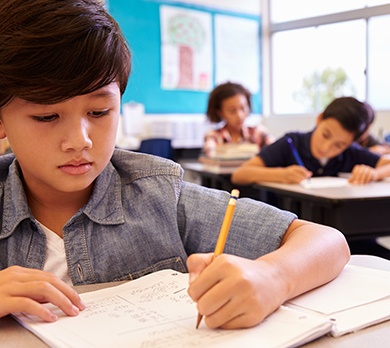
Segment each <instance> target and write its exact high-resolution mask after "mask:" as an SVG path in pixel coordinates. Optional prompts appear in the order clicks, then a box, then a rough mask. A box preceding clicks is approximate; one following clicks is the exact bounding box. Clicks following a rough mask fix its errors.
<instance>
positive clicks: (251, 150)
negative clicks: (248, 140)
mask: <svg viewBox="0 0 390 348" xmlns="http://www.w3.org/2000/svg"><path fill="white" fill-rule="evenodd" d="M258 153H259V147H258V146H257V145H256V144H224V145H219V146H217V148H216V150H215V154H213V156H211V157H208V156H204V155H201V156H200V157H199V159H198V160H199V162H201V163H203V164H208V165H216V166H221V167H237V166H239V165H241V164H242V163H243V162H245V161H247V160H248V159H250V158H252V157H253V156H255V155H257V154H258Z"/></svg>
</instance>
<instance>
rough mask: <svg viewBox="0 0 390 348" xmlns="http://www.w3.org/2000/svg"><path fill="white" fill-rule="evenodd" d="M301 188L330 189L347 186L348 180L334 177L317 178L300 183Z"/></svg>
mask: <svg viewBox="0 0 390 348" xmlns="http://www.w3.org/2000/svg"><path fill="white" fill-rule="evenodd" d="M300 184H301V186H303V187H304V188H308V189H319V188H331V187H343V186H347V185H349V184H348V178H339V177H336V176H318V177H315V178H310V179H306V180H303V181H301V183H300Z"/></svg>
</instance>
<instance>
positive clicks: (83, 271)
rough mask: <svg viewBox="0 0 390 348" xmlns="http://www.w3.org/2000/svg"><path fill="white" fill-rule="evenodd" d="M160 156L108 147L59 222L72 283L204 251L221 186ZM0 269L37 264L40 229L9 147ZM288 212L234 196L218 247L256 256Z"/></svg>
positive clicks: (279, 233) (209, 244) (217, 217)
mask: <svg viewBox="0 0 390 348" xmlns="http://www.w3.org/2000/svg"><path fill="white" fill-rule="evenodd" d="M182 174H183V170H182V168H181V167H180V166H179V165H178V164H177V163H175V162H173V161H170V160H166V159H163V158H160V157H155V156H150V155H145V154H140V153H133V152H130V151H124V150H115V152H114V154H113V157H112V159H111V162H110V163H109V164H108V165H107V167H106V168H105V169H104V171H103V172H102V173H101V174H100V175H99V177H98V178H97V179H96V181H95V185H94V190H93V193H92V195H91V197H90V199H89V201H88V203H87V204H86V205H85V206H84V207H82V208H81V209H80V210H79V211H78V212H77V213H76V214H75V215H74V216H73V217H71V218H70V219H69V221H68V222H67V223H66V224H65V225H64V227H63V240H64V245H65V252H66V260H67V264H68V270H69V275H70V277H71V280H72V282H73V284H74V285H82V284H91V283H101V282H110V281H118V280H131V279H135V278H138V277H141V276H143V275H145V274H148V273H151V272H154V271H158V270H161V269H167V268H171V269H174V270H177V271H181V272H186V271H187V268H186V260H187V256H188V255H190V254H192V253H195V252H212V251H213V249H214V246H215V244H216V241H217V238H218V234H219V229H220V226H221V224H222V220H223V217H224V214H225V210H226V206H227V203H228V201H229V198H230V195H229V193H228V192H224V191H218V190H214V189H208V188H205V187H202V186H199V185H196V184H192V183H188V182H184V181H183V180H182ZM0 214H1V216H0V227H1V230H0V269H4V268H7V267H9V266H11V265H19V266H23V267H29V268H37V269H43V265H44V262H45V255H46V237H45V234H44V232H43V231H42V229H41V228H40V226H39V224H38V222H37V220H36V219H35V218H34V216H33V215H32V214H31V211H30V209H29V207H28V205H27V200H26V195H25V192H24V189H23V183H22V180H21V175H20V168H19V165H18V162H17V160H16V159H15V158H14V156H13V154H10V155H4V156H0ZM295 218H296V216H295V215H294V214H291V213H289V212H285V211H281V210H278V209H276V208H274V207H272V206H269V205H267V204H265V203H262V202H257V201H254V200H251V199H247V198H242V199H239V200H238V203H237V206H236V210H235V214H234V217H233V221H232V224H231V227H230V232H229V236H228V239H227V243H226V247H225V252H226V253H230V254H235V255H240V256H242V257H246V258H251V259H254V258H257V257H259V256H261V255H264V254H266V253H269V252H271V251H273V250H275V249H277V248H278V247H279V245H280V242H281V239H282V238H283V235H284V233H285V231H286V229H287V228H288V226H289V225H290V223H291V222H292V221H293V220H294V219H295Z"/></svg>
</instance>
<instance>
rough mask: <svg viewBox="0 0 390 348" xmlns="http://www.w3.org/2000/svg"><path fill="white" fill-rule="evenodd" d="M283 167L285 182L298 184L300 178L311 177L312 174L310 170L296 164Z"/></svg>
mask: <svg viewBox="0 0 390 348" xmlns="http://www.w3.org/2000/svg"><path fill="white" fill-rule="evenodd" d="M285 169H286V170H285V177H284V183H286V184H299V183H300V182H301V181H302V180H305V179H308V178H311V177H312V175H313V173H312V172H311V171H310V170H307V169H306V168H305V167H302V166H299V165H296V164H294V165H292V166H288V167H286V168H285Z"/></svg>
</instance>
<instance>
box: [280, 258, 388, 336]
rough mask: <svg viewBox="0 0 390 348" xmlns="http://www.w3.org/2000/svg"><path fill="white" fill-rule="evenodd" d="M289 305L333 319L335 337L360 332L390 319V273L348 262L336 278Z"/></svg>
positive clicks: (290, 302) (295, 299)
mask: <svg viewBox="0 0 390 348" xmlns="http://www.w3.org/2000/svg"><path fill="white" fill-rule="evenodd" d="M287 305H288V306H289V305H292V308H295V309H309V310H312V311H316V312H318V313H322V314H325V315H327V316H328V317H329V318H332V319H333V320H334V323H335V325H334V327H333V329H332V331H331V334H332V335H333V336H340V335H343V334H345V333H348V332H353V331H357V330H360V329H361V328H364V327H367V326H370V325H373V324H376V323H379V322H382V321H385V320H387V319H390V272H387V271H382V270H376V269H372V268H365V267H359V266H352V265H347V266H346V267H345V268H344V270H343V272H342V273H341V274H340V275H339V276H338V277H337V278H336V279H334V280H333V281H331V282H330V283H328V284H325V285H324V286H322V287H320V288H317V289H314V290H312V291H309V292H307V293H306V294H303V295H301V296H298V297H296V298H294V299H292V300H290V301H289V302H288V303H287Z"/></svg>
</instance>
